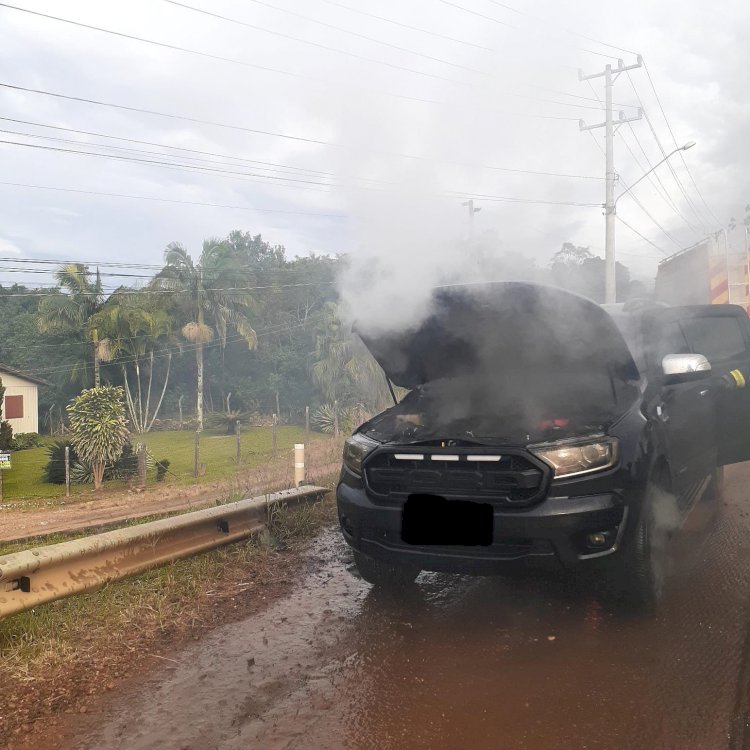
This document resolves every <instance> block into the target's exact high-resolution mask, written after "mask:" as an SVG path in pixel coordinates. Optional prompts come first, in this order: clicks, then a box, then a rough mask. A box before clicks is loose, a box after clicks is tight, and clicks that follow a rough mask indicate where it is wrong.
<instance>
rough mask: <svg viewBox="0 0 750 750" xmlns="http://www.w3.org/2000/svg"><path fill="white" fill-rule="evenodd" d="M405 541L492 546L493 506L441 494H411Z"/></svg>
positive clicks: (403, 532)
mask: <svg viewBox="0 0 750 750" xmlns="http://www.w3.org/2000/svg"><path fill="white" fill-rule="evenodd" d="M401 538H402V539H403V541H404V542H406V543H407V544H435V545H461V546H468V547H476V546H488V545H490V544H492V506H491V505H489V504H487V503H475V502H471V501H468V500H446V499H445V498H444V497H440V496H439V495H410V496H409V497H408V499H407V501H406V503H404V509H403V513H402V516H401Z"/></svg>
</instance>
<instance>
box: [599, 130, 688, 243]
mask: <svg viewBox="0 0 750 750" xmlns="http://www.w3.org/2000/svg"><path fill="white" fill-rule="evenodd" d="M586 132H587V133H589V134H590V135H591V137H592V138H593V139H594V143H596V145H597V147H598V148H599V150H600V151H601V152H602V153H604V149H603V148H602V146H601V144H600V143H599V141H597V140H596V136H594V134H593V133H592V132H591V131H590V130H587V131H586ZM620 182H621V183H622V184H623V186H624V187H625V191H626V192H627V191H628V190H630V188H629V186H628V184H627V183H626V182H625V180H623V179H622V177H620ZM630 197H631V198H632V199H633V202H634V203H635V204H636V205H637V206H638V207H639V208H640V209H641V211H643V213H644V214H646V216H648V218H649V219H651V221H652V222H653V223H654V224H655V225H656V226H657V227H658V228H659V229H660V230H661V232H662V233H663V234H664V236H665V237H666V238H667V239H668V240H670V241H671V242H673V243H674V244H675V245H677V247H679V248H682V245H681V244H680V243H679V242H678V241H677V240H676V239H675V238H674V237H672V235H671V234H670V233H669V232H667V230H666V229H664V227H663V226H662V225H661V224H660V223H659V222H658V221H657V220H656V219H655V218H654V217H653V216H652V215H651V213H650V212H649V211H648V209H647V208H646V207H645V206H644V205H643V203H641V201H640V200H638V198H637V196H636V195H635V194H634V193H630ZM600 205H601V204H600ZM616 215H617V214H615V216H616Z"/></svg>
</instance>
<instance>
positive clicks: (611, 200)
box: [578, 55, 643, 304]
mask: <svg viewBox="0 0 750 750" xmlns="http://www.w3.org/2000/svg"><path fill="white" fill-rule="evenodd" d="M641 65H643V60H642V58H641V56H640V55H638V57H637V61H636V63H635V64H634V65H625V63H624V62H623V61H622V60H618V61H617V67H616V68H614V69H613V68H612V65H611V64H608V65H606V67H605V68H604V70H603V71H602V72H601V73H594V74H592V75H589V76H585V75H583V71H581V70H579V71H578V80H579V81H590V80H592V79H593V78H601V77H604V117H605V119H604V122H600V123H597V124H596V125H586V123H585V122H584V121H583V120H580V121H579V123H578V127H579V129H580V130H581V131H583V130H595V129H597V128H604V143H605V155H606V168H605V170H606V171H605V195H604V220H605V233H604V268H605V271H604V273H605V277H604V302H605V303H606V304H612V303H614V302H616V301H617V286H616V279H615V268H616V266H615V217H616V215H617V214H616V208H615V183H616V182H617V174H616V172H615V155H614V136H615V121H614V118H613V116H612V88H613V87H614V83H615V81H616V80H617V79H618V77H619V76H620V74H621V73H624V72H625V71H627V70H634V69H635V68H640V67H641ZM642 116H643V112H642V111H641V110H640V109H639V110H638V116H637V117H625V113H624V112H620V113H619V117H618V119H617V127H619V126H620V125H624V124H625V123H626V122H634V121H635V120H640V119H641V117H642Z"/></svg>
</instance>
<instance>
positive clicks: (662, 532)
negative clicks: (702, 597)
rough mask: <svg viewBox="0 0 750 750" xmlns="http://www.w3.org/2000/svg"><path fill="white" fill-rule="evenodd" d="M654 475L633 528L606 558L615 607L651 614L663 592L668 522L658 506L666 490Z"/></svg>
mask: <svg viewBox="0 0 750 750" xmlns="http://www.w3.org/2000/svg"><path fill="white" fill-rule="evenodd" d="M662 477H663V474H655V475H653V476H652V479H651V480H650V481H649V483H648V486H647V488H646V490H645V497H644V503H643V507H642V509H641V513H640V517H639V518H638V521H637V525H636V527H635V528H634V529H633V530H632V532H631V533H629V534H628V533H626V535H625V540H624V544H623V546H622V548H621V549H620V550H619V551H618V552H617V553H615V555H613V556H612V557H611V558H609V559H608V560H607V562H608V564H609V570H608V571H607V575H606V578H607V580H606V587H605V592H606V598H607V601H608V604H610V605H612V606H614V607H615V608H616V609H618V610H622V611H629V612H634V613H636V614H653V613H654V612H655V610H656V607H657V604H658V603H659V601H660V599H661V598H662V594H663V591H664V579H665V577H666V561H667V554H666V546H667V541H668V539H669V528H668V523H666V522H665V520H664V519H663V518H661V519H659V518H658V517H659V516H663V515H667V514H666V513H662V512H660V511H658V505H659V503H660V502H663V498H665V497H668V496H669V493H668V491H667V490H666V489H665V484H664V483H663V481H662Z"/></svg>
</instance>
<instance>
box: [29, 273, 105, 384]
mask: <svg viewBox="0 0 750 750" xmlns="http://www.w3.org/2000/svg"><path fill="white" fill-rule="evenodd" d="M55 279H56V280H57V283H58V285H59V287H60V293H59V294H49V295H45V296H44V297H42V299H41V300H40V302H39V310H38V312H37V327H38V328H39V332H40V333H43V334H52V335H54V334H66V333H72V334H78V335H81V334H82V335H83V341H84V342H90V343H91V346H92V357H93V362H94V385H98V384H99V350H100V344H99V341H98V337H97V333H96V329H95V328H93V327H92V326H91V325H90V321H91V318H92V317H93V315H95V314H96V312H97V311H98V310H100V309H101V307H102V305H103V304H104V299H105V297H104V291H103V289H102V280H101V276H100V275H99V269H97V270H96V276H95V278H94V280H93V281H92V280H91V274H90V272H89V269H88V266H85V265H84V264H83V263H68V264H66V265H63V266H60V268H58V269H57V271H55ZM82 370H85V364H84V367H83V368H80V367H78V366H76V367H74V368H73V370H72V373H71V377H72V379H74V380H75V379H76V378H79V377H80V378H82V379H83V377H82V376H83V372H82Z"/></svg>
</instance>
